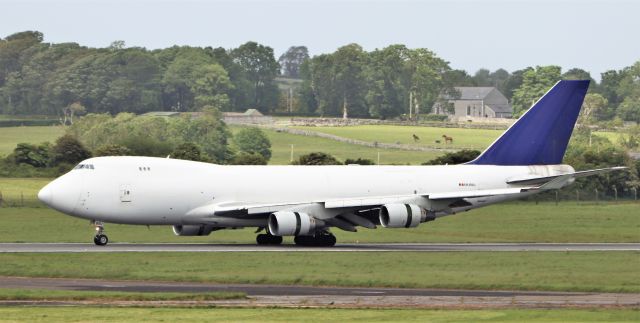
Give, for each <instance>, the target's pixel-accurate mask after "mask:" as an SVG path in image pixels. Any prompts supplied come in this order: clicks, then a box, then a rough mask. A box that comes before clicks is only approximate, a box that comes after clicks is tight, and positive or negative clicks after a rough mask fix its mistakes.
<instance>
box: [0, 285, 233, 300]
mask: <svg viewBox="0 0 640 323" xmlns="http://www.w3.org/2000/svg"><path fill="white" fill-rule="evenodd" d="M245 297H246V294H244V293H233V292H209V293H155V292H150V293H141V292H115V291H69V290H48V289H13V288H0V300H4V301H7V300H11V301H25V300H30V301H31V300H40V301H44V300H47V301H91V300H101V301H215V300H226V299H242V298H245Z"/></svg>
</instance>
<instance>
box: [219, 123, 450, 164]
mask: <svg viewBox="0 0 640 323" xmlns="http://www.w3.org/2000/svg"><path fill="white" fill-rule="evenodd" d="M240 129H242V128H240V127H231V130H232V132H237V131H239V130H240ZM263 131H264V132H265V133H266V134H267V136H268V137H269V140H271V151H272V156H271V160H270V161H269V163H270V164H273V165H282V164H289V163H290V161H291V145H293V158H294V160H295V159H297V158H298V157H300V156H301V155H304V154H308V153H311V152H325V153H328V154H331V155H333V156H335V157H336V158H338V160H341V161H344V160H345V159H347V158H353V159H356V158H367V159H371V160H373V161H374V162H377V160H378V152H380V164H387V165H389V164H402V165H405V164H412V165H419V164H421V163H423V162H426V161H428V160H431V159H433V158H435V157H437V156H439V155H441V153H439V152H420V151H405V150H398V149H376V148H371V147H366V146H360V145H353V144H348V143H343V142H338V141H335V140H330V139H325V138H319V137H308V136H300V135H293V134H290V133H286V132H277V131H274V130H266V129H263Z"/></svg>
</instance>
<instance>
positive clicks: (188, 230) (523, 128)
mask: <svg viewBox="0 0 640 323" xmlns="http://www.w3.org/2000/svg"><path fill="white" fill-rule="evenodd" d="M588 87H589V81H560V82H558V83H557V84H556V85H555V86H554V87H553V88H551V89H550V90H549V91H548V92H547V93H546V94H545V95H544V96H543V97H542V98H541V99H540V100H538V101H537V102H536V103H535V104H534V106H532V107H531V108H530V109H529V110H528V111H527V112H526V113H525V114H524V115H523V116H522V117H521V118H520V119H519V120H518V121H517V122H515V123H514V124H513V125H512V126H511V127H510V128H509V129H508V130H507V131H506V132H505V133H504V134H502V135H501V136H500V137H499V138H498V139H497V140H496V141H495V142H494V143H493V144H491V146H489V148H487V149H486V150H485V151H484V152H483V153H482V154H481V155H480V156H478V158H476V159H475V160H473V161H471V162H469V163H466V164H463V165H447V166H228V165H214V164H208V163H201V162H193V161H186V160H178V159H170V158H152V157H98V158H91V159H87V160H85V161H83V162H81V163H80V164H79V165H77V166H76V167H75V168H74V169H73V170H71V171H70V172H68V173H67V174H65V175H63V176H61V177H59V178H57V179H56V180H54V181H52V182H51V183H49V184H48V185H47V186H45V187H44V188H43V189H42V190H41V191H40V192H39V194H38V198H39V199H40V200H41V201H42V202H44V203H45V204H47V205H48V206H50V207H52V208H54V209H56V210H58V211H60V212H63V213H66V214H69V215H72V216H76V217H80V218H84V219H89V220H90V221H91V222H92V223H93V224H94V225H95V227H96V235H95V237H94V243H95V244H96V245H106V244H107V243H108V238H107V236H106V235H105V233H104V223H107V222H109V223H122V224H137V225H167V226H173V232H174V233H175V234H176V235H180V236H203V235H209V234H210V233H211V232H214V231H216V230H222V229H228V228H244V227H255V228H257V229H258V230H257V232H256V233H258V232H260V231H265V232H264V233H261V234H258V235H257V243H258V244H280V243H282V237H283V236H294V237H295V238H294V241H295V243H296V244H298V245H304V246H332V245H334V244H335V243H336V238H335V236H334V235H333V234H332V233H331V230H332V229H334V228H337V229H341V230H346V231H356V230H357V227H365V228H370V229H373V228H376V227H377V226H379V225H381V226H382V227H385V228H413V227H416V226H418V225H420V224H421V223H424V222H428V221H433V220H435V219H437V218H439V217H442V216H446V215H451V214H455V213H457V212H462V211H467V210H471V209H475V208H479V207H482V206H486V205H489V204H494V203H498V202H503V201H508V200H514V199H519V198H522V197H525V196H529V195H532V194H537V193H541V192H544V191H547V190H555V189H560V188H562V187H564V186H566V185H569V184H571V183H572V182H573V181H574V179H575V178H576V177H582V176H589V175H593V174H598V173H602V172H606V171H612V170H618V169H623V168H624V167H612V168H606V169H594V170H588V171H579V172H576V171H574V169H573V168H572V167H571V166H569V165H563V164H562V158H563V156H564V153H565V150H566V148H567V144H568V142H569V138H570V136H571V132H572V130H573V128H574V125H575V123H576V119H577V117H578V113H579V112H580V107H581V105H582V101H583V100H584V96H585V94H586V92H587V88H588ZM478 220H479V221H480V219H478Z"/></svg>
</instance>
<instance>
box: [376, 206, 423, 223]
mask: <svg viewBox="0 0 640 323" xmlns="http://www.w3.org/2000/svg"><path fill="white" fill-rule="evenodd" d="M426 220H427V210H425V209H423V208H421V207H419V206H417V205H414V204H385V205H383V206H382V207H381V208H380V224H382V226H383V227H385V228H414V227H417V226H418V224H420V222H425V221H426Z"/></svg>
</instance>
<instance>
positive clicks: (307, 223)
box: [269, 211, 319, 236]
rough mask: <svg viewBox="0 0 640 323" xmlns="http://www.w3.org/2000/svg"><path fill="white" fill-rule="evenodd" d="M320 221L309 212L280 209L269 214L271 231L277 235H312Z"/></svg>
mask: <svg viewBox="0 0 640 323" xmlns="http://www.w3.org/2000/svg"><path fill="white" fill-rule="evenodd" d="M318 226H319V222H318V221H317V220H316V219H315V218H314V217H312V216H310V215H309V214H307V213H300V212H289V211H279V212H275V213H272V214H271V215H269V232H271V234H273V235H275V236H305V235H311V234H313V233H314V232H315V229H316V228H317V227H318Z"/></svg>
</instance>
